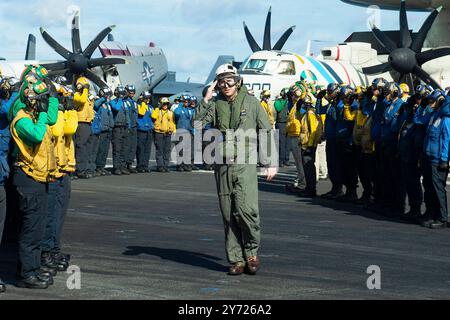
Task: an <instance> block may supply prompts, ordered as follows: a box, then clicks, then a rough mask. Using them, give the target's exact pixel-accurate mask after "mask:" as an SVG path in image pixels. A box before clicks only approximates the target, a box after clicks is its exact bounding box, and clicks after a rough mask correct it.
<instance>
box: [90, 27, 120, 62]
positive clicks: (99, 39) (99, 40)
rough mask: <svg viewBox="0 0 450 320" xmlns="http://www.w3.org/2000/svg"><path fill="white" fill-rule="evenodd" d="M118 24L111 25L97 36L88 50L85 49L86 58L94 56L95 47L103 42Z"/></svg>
mask: <svg viewBox="0 0 450 320" xmlns="http://www.w3.org/2000/svg"><path fill="white" fill-rule="evenodd" d="M115 27H116V26H109V27H108V28H105V29H103V30H102V31H101V32H100V33H99V34H98V35H97V36H96V37H95V38H94V40H92V41H91V43H89V45H88V46H87V48H86V50H84V52H83V55H84V56H85V57H86V58H90V57H92V55H93V54H94V51H95V49H97V47H98V46H99V45H100V43H102V41H103V40H105V38H106V37H107V36H108V34H109V33H110V32H111V31H112V30H113V29H114V28H115Z"/></svg>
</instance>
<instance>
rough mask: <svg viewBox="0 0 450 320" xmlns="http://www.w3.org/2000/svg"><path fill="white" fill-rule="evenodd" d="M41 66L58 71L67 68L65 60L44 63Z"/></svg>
mask: <svg viewBox="0 0 450 320" xmlns="http://www.w3.org/2000/svg"><path fill="white" fill-rule="evenodd" d="M42 66H43V67H44V68H45V69H47V70H49V71H60V70H64V69H67V62H65V61H64V62H55V63H44V64H42Z"/></svg>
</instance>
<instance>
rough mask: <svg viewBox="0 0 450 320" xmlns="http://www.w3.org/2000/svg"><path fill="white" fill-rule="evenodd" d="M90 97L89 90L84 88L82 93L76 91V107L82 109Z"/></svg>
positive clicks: (74, 100) (74, 99) (74, 97)
mask: <svg viewBox="0 0 450 320" xmlns="http://www.w3.org/2000/svg"><path fill="white" fill-rule="evenodd" d="M88 98H89V90H88V89H86V88H84V89H83V92H82V93H81V94H80V93H79V92H77V93H75V94H74V96H73V102H74V104H75V108H77V109H82V108H83V106H84V105H85V104H86V102H87V101H88Z"/></svg>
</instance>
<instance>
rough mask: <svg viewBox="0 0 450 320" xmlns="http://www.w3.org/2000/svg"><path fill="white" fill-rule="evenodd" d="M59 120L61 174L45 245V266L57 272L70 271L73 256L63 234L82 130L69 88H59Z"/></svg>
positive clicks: (52, 185) (53, 185)
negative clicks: (79, 130)
mask: <svg viewBox="0 0 450 320" xmlns="http://www.w3.org/2000/svg"><path fill="white" fill-rule="evenodd" d="M58 92H59V93H60V94H59V109H58V120H57V122H56V124H55V125H53V126H52V127H51V130H52V134H53V144H54V149H55V157H56V165H57V171H56V173H55V180H54V181H51V182H49V184H48V206H47V219H46V231H45V235H44V241H43V242H42V254H41V265H42V266H45V267H47V268H50V269H56V270H57V271H66V270H67V268H68V266H69V256H68V255H65V254H63V253H62V252H61V234H62V230H63V226H64V220H65V217H66V214H67V210H68V207H69V201H70V193H71V178H70V174H71V173H73V172H75V164H76V162H75V147H74V143H73V135H74V134H75V133H76V131H77V128H78V115H77V111H76V110H74V104H73V95H72V94H71V90H70V89H69V88H65V87H64V86H61V85H59V90H58Z"/></svg>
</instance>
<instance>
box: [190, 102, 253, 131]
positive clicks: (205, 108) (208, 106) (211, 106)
mask: <svg viewBox="0 0 450 320" xmlns="http://www.w3.org/2000/svg"><path fill="white" fill-rule="evenodd" d="M260 109H261V108H260ZM215 114H216V105H215V103H214V102H212V101H211V102H209V103H206V102H205V100H202V101H201V102H200V105H199V106H198V108H197V110H196V112H195V116H194V117H193V119H192V121H193V122H194V123H193V126H194V127H195V122H201V124H202V127H203V128H204V127H206V126H207V125H208V124H210V123H211V124H212V125H213V126H214V125H215V117H216V116H215Z"/></svg>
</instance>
